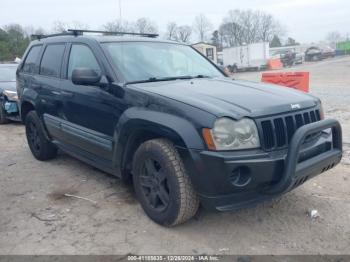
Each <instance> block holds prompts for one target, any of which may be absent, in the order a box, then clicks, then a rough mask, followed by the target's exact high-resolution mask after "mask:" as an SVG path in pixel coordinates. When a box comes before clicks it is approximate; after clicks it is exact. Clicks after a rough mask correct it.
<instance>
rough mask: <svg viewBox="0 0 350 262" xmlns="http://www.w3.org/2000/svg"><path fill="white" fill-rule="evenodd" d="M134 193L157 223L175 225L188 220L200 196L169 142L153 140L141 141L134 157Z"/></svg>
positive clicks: (196, 207) (195, 208)
mask: <svg viewBox="0 0 350 262" xmlns="http://www.w3.org/2000/svg"><path fill="white" fill-rule="evenodd" d="M133 182H134V187H135V192H136V195H137V197H138V199H139V201H140V203H141V206H142V208H143V209H144V211H145V212H146V214H147V215H148V216H149V217H150V218H151V219H152V220H153V221H155V222H156V223H158V224H161V225H164V226H175V225H178V224H181V223H184V222H186V221H187V220H189V219H191V218H192V217H193V216H194V215H195V214H196V213H197V210H198V206H199V199H198V196H197V194H196V193H195V191H194V189H193V187H192V184H191V181H190V179H189V177H188V175H187V173H186V170H185V167H184V165H183V162H182V160H181V158H180V156H179V154H178V152H177V151H176V149H175V147H174V146H173V145H172V143H171V142H170V141H168V140H166V139H154V140H150V141H147V142H145V143H143V144H142V145H141V146H140V147H139V148H138V150H137V151H136V153H135V156H134V159H133Z"/></svg>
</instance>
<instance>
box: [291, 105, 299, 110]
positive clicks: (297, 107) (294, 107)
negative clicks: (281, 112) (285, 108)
mask: <svg viewBox="0 0 350 262" xmlns="http://www.w3.org/2000/svg"><path fill="white" fill-rule="evenodd" d="M290 107H291V108H292V109H293V110H295V109H301V106H300V105H299V104H291V105H290Z"/></svg>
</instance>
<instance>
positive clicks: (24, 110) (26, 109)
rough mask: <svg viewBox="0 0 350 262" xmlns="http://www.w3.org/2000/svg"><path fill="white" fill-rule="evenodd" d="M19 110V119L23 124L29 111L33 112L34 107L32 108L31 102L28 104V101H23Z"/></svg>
mask: <svg viewBox="0 0 350 262" xmlns="http://www.w3.org/2000/svg"><path fill="white" fill-rule="evenodd" d="M20 110H21V111H20V114H21V119H22V122H23V123H24V121H25V119H26V116H27V114H28V113H29V112H30V111H32V110H35V106H34V104H33V103H32V102H29V101H28V100H24V101H22V103H21V109H20Z"/></svg>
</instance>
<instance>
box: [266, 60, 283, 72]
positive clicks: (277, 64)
mask: <svg viewBox="0 0 350 262" xmlns="http://www.w3.org/2000/svg"><path fill="white" fill-rule="evenodd" d="M267 68H268V69H270V70H276V69H282V68H283V64H282V62H281V59H280V58H276V59H269V60H268V61H267Z"/></svg>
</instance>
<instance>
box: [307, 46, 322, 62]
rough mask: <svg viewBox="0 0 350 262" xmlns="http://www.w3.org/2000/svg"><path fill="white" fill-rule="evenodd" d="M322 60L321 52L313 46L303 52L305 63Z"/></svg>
mask: <svg viewBox="0 0 350 262" xmlns="http://www.w3.org/2000/svg"><path fill="white" fill-rule="evenodd" d="M322 59H323V55H322V50H321V49H320V48H318V47H315V46H313V47H310V48H308V49H307V50H306V51H305V61H320V60H322Z"/></svg>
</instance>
